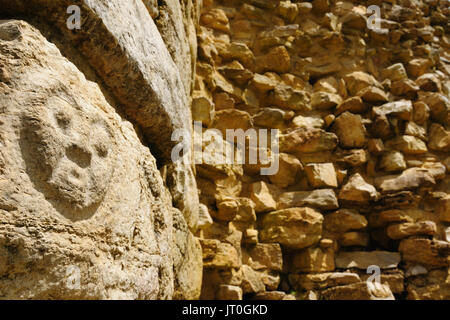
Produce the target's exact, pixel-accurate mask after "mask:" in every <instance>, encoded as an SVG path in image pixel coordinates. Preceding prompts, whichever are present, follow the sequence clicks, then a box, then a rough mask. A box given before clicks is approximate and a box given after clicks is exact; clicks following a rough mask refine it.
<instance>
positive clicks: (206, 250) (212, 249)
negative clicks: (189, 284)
mask: <svg viewBox="0 0 450 320" xmlns="http://www.w3.org/2000/svg"><path fill="white" fill-rule="evenodd" d="M200 244H201V245H202V251H203V267H204V268H217V269H231V268H239V267H240V263H239V256H238V253H237V251H236V249H235V248H234V247H233V246H232V245H231V244H229V243H225V242H220V241H219V240H215V239H200Z"/></svg>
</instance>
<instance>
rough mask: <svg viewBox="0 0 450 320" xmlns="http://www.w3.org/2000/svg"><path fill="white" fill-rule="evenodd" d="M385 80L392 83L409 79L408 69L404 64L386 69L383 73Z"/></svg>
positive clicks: (397, 64)
mask: <svg viewBox="0 0 450 320" xmlns="http://www.w3.org/2000/svg"><path fill="white" fill-rule="evenodd" d="M381 73H382V75H383V77H384V78H388V79H389V80H391V81H399V80H403V79H406V78H408V75H407V74H406V69H405V67H404V66H403V64H402V63H396V64H393V65H392V66H390V67H388V68H386V69H384V70H383V71H382V72H381Z"/></svg>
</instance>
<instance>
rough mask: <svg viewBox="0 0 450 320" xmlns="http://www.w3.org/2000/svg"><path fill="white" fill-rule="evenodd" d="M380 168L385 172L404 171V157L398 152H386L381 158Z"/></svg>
mask: <svg viewBox="0 0 450 320" xmlns="http://www.w3.org/2000/svg"><path fill="white" fill-rule="evenodd" d="M380 167H381V168H382V169H383V170H384V171H387V172H398V171H403V170H405V169H406V162H405V157H404V156H403V154H402V153H401V152H400V151H395V150H394V151H388V152H386V153H385V154H384V155H383V156H382V158H381V161H380Z"/></svg>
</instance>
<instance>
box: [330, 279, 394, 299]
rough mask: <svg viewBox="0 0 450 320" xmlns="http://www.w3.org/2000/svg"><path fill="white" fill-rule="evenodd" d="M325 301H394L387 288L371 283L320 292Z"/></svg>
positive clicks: (355, 284)
mask: <svg viewBox="0 0 450 320" xmlns="http://www.w3.org/2000/svg"><path fill="white" fill-rule="evenodd" d="M322 297H323V299H325V300H395V298H394V295H393V294H392V292H391V290H390V288H389V286H387V285H384V284H380V285H377V286H375V285H373V283H372V282H358V283H353V284H349V285H345V286H337V287H333V288H329V289H326V290H324V291H323V292H322Z"/></svg>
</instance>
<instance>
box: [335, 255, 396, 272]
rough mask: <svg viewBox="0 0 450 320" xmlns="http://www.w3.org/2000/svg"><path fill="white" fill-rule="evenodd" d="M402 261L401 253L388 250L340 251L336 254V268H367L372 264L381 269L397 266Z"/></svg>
mask: <svg viewBox="0 0 450 320" xmlns="http://www.w3.org/2000/svg"><path fill="white" fill-rule="evenodd" d="M399 263H400V254H399V253H397V252H388V251H370V252H366V251H352V252H339V253H337V255H336V268H343V269H347V268H358V269H362V270H367V268H368V267H369V266H371V265H376V266H378V267H380V268H381V269H393V268H397V265H398V264H399Z"/></svg>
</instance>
